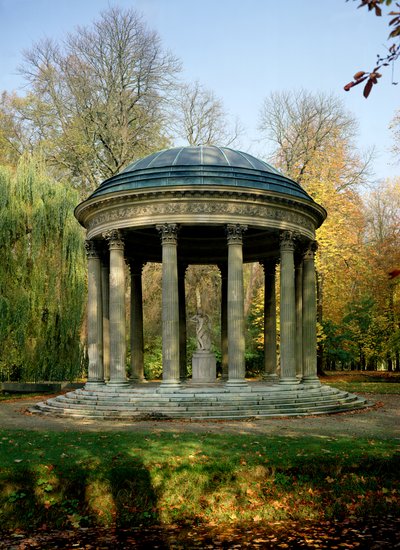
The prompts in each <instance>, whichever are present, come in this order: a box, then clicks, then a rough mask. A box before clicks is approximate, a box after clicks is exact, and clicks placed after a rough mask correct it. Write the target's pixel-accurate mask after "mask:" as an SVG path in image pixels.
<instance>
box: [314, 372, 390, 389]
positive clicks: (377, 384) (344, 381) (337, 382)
mask: <svg viewBox="0 0 400 550" xmlns="http://www.w3.org/2000/svg"><path fill="white" fill-rule="evenodd" d="M321 382H322V383H323V384H329V385H330V386H334V387H335V388H338V389H339V390H344V391H349V392H352V393H354V392H356V393H381V394H389V393H391V394H400V373H398V372H396V373H394V372H380V371H378V372H377V371H347V372H336V371H331V372H329V371H328V372H326V373H325V376H323V377H321Z"/></svg>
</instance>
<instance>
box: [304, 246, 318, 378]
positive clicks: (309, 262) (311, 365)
mask: <svg viewBox="0 0 400 550" xmlns="http://www.w3.org/2000/svg"><path fill="white" fill-rule="evenodd" d="M316 249H317V243H316V242H311V243H310V245H309V246H308V248H307V250H306V252H305V254H304V260H303V382H304V383H307V382H308V383H316V382H318V376H317V296H316V280H315V263H314V255H315V251H316Z"/></svg>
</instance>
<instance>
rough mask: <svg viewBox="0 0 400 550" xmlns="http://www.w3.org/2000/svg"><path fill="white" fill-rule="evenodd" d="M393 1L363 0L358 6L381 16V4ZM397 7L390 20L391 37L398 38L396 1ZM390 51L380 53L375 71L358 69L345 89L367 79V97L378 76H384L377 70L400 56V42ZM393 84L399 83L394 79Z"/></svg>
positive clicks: (399, 5)
mask: <svg viewBox="0 0 400 550" xmlns="http://www.w3.org/2000/svg"><path fill="white" fill-rule="evenodd" d="M391 3H392V2H391V0H386V1H385V0H361V3H360V4H359V6H358V7H359V8H362V7H367V8H368V11H375V15H377V16H378V17H380V16H381V15H382V9H381V8H380V5H382V4H386V6H389V5H390V4H391ZM396 7H397V8H398V10H397V11H391V12H389V14H388V15H390V16H392V19H391V20H390V21H389V27H391V28H392V31H391V33H390V34H389V38H396V39H398V38H399V37H400V3H398V2H396ZM388 51H389V53H388V55H386V57H381V56H380V55H378V61H377V66H376V67H375V69H374V70H373V71H371V72H370V73H366V72H365V71H358V72H357V73H356V74H355V75H354V77H353V79H354V80H352V81H351V82H349V83H348V84H346V86H344V89H345V91H346V92H348V91H349V90H350V89H351V88H353V87H354V86H357V85H358V84H360V83H361V82H364V81H365V80H366V81H367V82H366V84H365V86H364V90H363V95H364V97H365V98H367V97H368V96H369V94H370V93H371V90H372V88H373V86H374V85H375V84H377V83H378V78H380V77H381V76H382V75H381V74H380V73H378V72H377V71H378V70H379V69H380V68H381V67H387V66H388V65H389V64H390V63H392V62H393V61H395V60H396V59H397V58H398V57H399V56H400V44H392V45H391V46H390V48H388ZM392 84H397V82H393V81H392Z"/></svg>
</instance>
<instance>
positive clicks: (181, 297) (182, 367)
mask: <svg viewBox="0 0 400 550" xmlns="http://www.w3.org/2000/svg"><path fill="white" fill-rule="evenodd" d="M185 274H186V265H184V264H181V265H179V267H178V302H179V377H180V379H181V380H186V378H187V365H186V363H187V357H186V337H187V335H186V296H185Z"/></svg>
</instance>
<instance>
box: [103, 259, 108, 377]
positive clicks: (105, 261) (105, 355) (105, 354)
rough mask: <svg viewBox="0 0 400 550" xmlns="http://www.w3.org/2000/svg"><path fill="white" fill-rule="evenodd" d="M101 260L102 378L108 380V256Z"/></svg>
mask: <svg viewBox="0 0 400 550" xmlns="http://www.w3.org/2000/svg"><path fill="white" fill-rule="evenodd" d="M107 256H108V255H107ZM101 260H102V261H101V294H102V299H103V363H104V380H110V265H109V258H108V257H106V255H105V254H104V253H103V255H102V258H101Z"/></svg>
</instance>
